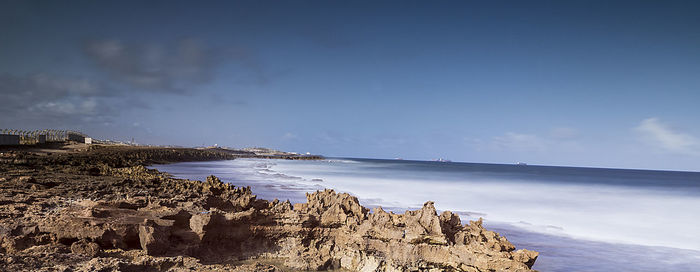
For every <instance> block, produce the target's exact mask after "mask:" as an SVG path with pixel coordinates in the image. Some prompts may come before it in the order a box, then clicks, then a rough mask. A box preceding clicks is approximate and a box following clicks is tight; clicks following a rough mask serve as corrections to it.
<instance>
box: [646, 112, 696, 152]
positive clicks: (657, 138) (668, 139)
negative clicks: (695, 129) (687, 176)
mask: <svg viewBox="0 0 700 272" xmlns="http://www.w3.org/2000/svg"><path fill="white" fill-rule="evenodd" d="M636 129H637V131H639V132H640V133H641V134H642V136H643V138H644V140H646V142H647V143H649V144H651V145H653V146H655V147H657V148H660V149H662V150H664V151H667V152H671V153H677V154H686V155H700V139H698V138H696V137H694V136H692V135H689V134H685V133H682V132H679V131H675V130H673V129H671V128H669V127H668V126H667V125H665V124H664V123H662V122H661V121H659V119H658V118H648V119H644V120H642V122H641V123H640V124H639V126H637V128H636Z"/></svg>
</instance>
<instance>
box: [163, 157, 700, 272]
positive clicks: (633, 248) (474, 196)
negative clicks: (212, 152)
mask: <svg viewBox="0 0 700 272" xmlns="http://www.w3.org/2000/svg"><path fill="white" fill-rule="evenodd" d="M221 164H224V165H228V167H220V166H222V165H221ZM207 165H209V166H212V165H217V167H203V168H200V169H199V170H197V171H201V170H202V169H207V170H211V171H214V172H206V173H200V175H201V176H202V177H206V175H209V174H214V175H217V176H219V175H221V176H220V177H221V178H222V179H223V180H227V181H231V182H233V183H236V184H237V185H243V186H246V185H248V186H251V187H253V190H254V192H256V194H258V195H259V196H260V197H262V198H267V199H273V198H279V199H289V200H290V201H292V202H305V193H306V192H309V191H315V190H321V189H324V188H332V189H335V190H336V191H341V192H349V193H351V194H353V195H355V196H357V197H358V198H359V199H360V202H361V203H362V204H363V205H365V206H369V207H375V206H382V207H383V208H385V209H386V210H390V211H395V212H403V211H405V210H406V209H415V208H419V207H421V206H422V204H423V203H424V202H425V201H428V200H432V201H435V206H436V208H437V209H439V210H450V211H453V212H456V213H457V214H458V215H460V217H462V219H463V220H476V219H478V218H480V217H481V218H484V220H485V221H484V222H485V224H486V225H487V226H489V227H493V228H495V230H497V231H498V232H501V233H503V234H505V235H506V237H508V239H509V240H511V242H513V243H514V244H516V245H518V247H520V248H528V249H534V250H538V251H541V252H542V255H541V257H540V260H538V265H537V267H535V268H538V269H542V270H550V271H571V270H576V269H572V267H574V266H573V264H576V265H577V266H578V265H581V267H583V268H581V267H579V268H578V270H581V271H600V270H620V269H621V270H635V271H655V270H669V267H671V268H673V269H670V270H684V269H685V268H686V267H697V266H698V265H700V251H698V250H700V235H697V234H698V232H697V227H696V226H698V225H700V216H697V215H698V214H700V197H698V195H697V194H695V193H691V194H689V193H688V192H683V191H678V190H670V189H663V188H662V189H658V188H652V187H644V186H638V187H635V186H633V185H627V186H622V185H619V184H617V185H605V184H602V182H598V183H565V182H561V183H556V182H551V180H550V181H547V182H540V181H538V180H537V179H536V178H535V179H533V178H532V177H533V176H532V175H531V176H529V178H528V179H524V178H522V176H518V175H498V176H493V175H492V176H488V175H481V174H480V175H474V174H473V173H465V172H464V171H453V172H449V173H445V172H439V171H425V172H421V171H414V170H411V168H406V167H404V168H401V169H390V168H387V167H384V166H383V165H381V164H378V163H367V162H363V161H352V162H350V163H348V162H345V160H337V161H334V162H332V163H329V161H274V163H272V162H270V161H267V160H255V159H250V160H234V161H226V162H205V163H201V164H198V166H207ZM169 167H170V168H169ZM178 167H179V166H178V164H171V165H166V166H164V167H163V168H161V167H158V169H160V170H163V171H168V172H170V173H172V174H174V175H175V176H180V177H185V178H191V176H192V173H191V172H188V171H189V170H186V169H179V168H178ZM184 167H185V168H188V167H190V168H188V169H191V167H192V165H191V164H190V165H187V166H184ZM421 167H423V166H421ZM439 167H444V166H439ZM178 171H180V172H185V173H189V175H190V177H188V176H181V175H178ZM217 171H218V172H217ZM534 177H537V176H536V175H535V176H534ZM549 178H550V179H551V177H549ZM583 178H585V177H583ZM583 178H581V179H583ZM591 252H606V253H605V254H608V255H609V256H608V257H605V258H603V259H601V258H602V257H600V256H597V255H595V254H594V253H591ZM577 256H585V257H577ZM586 258H589V260H585V259H586ZM596 258H597V259H596ZM590 260H594V261H593V262H597V264H591V263H590V262H591V261H590ZM626 260H636V261H637V262H639V263H638V264H637V265H632V264H631V263H630V262H629V261H626ZM649 262H655V263H657V264H658V265H653V264H648V263H649ZM669 262H670V263H669ZM693 265H694V266H693ZM563 267H566V268H567V269H563ZM586 267H588V268H589V269H586ZM612 267H616V268H618V269H611V268H612ZM630 267H634V269H630Z"/></svg>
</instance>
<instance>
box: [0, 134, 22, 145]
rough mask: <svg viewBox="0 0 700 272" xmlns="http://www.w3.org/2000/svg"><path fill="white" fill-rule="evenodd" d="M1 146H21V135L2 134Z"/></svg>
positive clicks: (0, 135)
mask: <svg viewBox="0 0 700 272" xmlns="http://www.w3.org/2000/svg"><path fill="white" fill-rule="evenodd" d="M0 145H19V135H10V134H0Z"/></svg>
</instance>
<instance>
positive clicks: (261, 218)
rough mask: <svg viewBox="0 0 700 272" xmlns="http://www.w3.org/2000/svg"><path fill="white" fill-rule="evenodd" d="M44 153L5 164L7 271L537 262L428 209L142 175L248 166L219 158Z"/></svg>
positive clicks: (1, 261)
mask: <svg viewBox="0 0 700 272" xmlns="http://www.w3.org/2000/svg"><path fill="white" fill-rule="evenodd" d="M50 150H51V149H49V151H45V150H44V151H27V150H22V151H17V150H15V151H10V152H6V151H3V152H2V155H1V157H0V159H1V161H0V162H1V164H0V170H2V172H1V173H2V174H0V192H1V198H0V202H1V203H2V206H1V210H0V212H1V213H0V215H1V216H0V220H2V221H0V222H1V224H0V234H2V235H1V236H0V237H1V239H0V240H1V241H0V242H1V245H2V247H1V248H0V257H2V258H0V268H2V269H3V270H46V271H52V270H66V269H72V270H78V271H81V269H82V270H94V269H98V268H99V269H113V268H117V269H122V270H129V269H132V270H138V269H152V270H156V271H161V270H167V269H172V268H182V269H220V270H225V271H285V270H288V269H304V270H327V269H349V270H367V269H372V270H373V271H375V270H376V271H383V270H387V269H403V270H406V269H414V268H415V269H426V270H427V269H431V268H432V269H447V268H449V269H454V270H458V271H459V270H461V271H480V270H489V269H496V270H499V269H515V270H521V271H527V270H529V268H530V267H531V266H532V265H533V264H534V262H535V260H536V258H537V256H538V254H537V253H536V252H533V251H528V250H517V251H516V250H515V247H514V246H513V245H512V244H511V243H510V242H508V241H507V240H506V239H505V238H504V237H501V236H499V235H498V234H497V233H495V232H492V231H488V230H486V229H484V228H483V226H482V225H481V221H472V222H470V223H469V224H465V225H462V224H461V221H460V220H459V217H457V216H456V215H454V214H452V213H450V212H444V213H442V214H441V215H438V214H437V212H436V210H435V208H434V206H433V204H432V202H430V201H428V202H426V203H425V204H424V206H423V207H422V208H421V209H420V210H417V211H408V212H406V213H405V214H393V213H387V212H384V211H383V210H381V208H379V209H375V211H374V212H373V213H370V211H369V210H368V209H367V208H365V207H362V206H361V205H360V204H359V202H358V200H357V198H355V197H352V196H350V195H348V194H343V193H336V192H334V191H332V190H325V191H317V192H315V193H312V194H308V195H307V203H300V204H296V205H293V206H292V205H291V203H289V202H280V201H278V200H273V201H268V200H262V199H257V198H256V196H255V195H253V192H251V190H250V188H243V187H235V186H232V185H229V184H225V183H223V182H222V181H221V180H219V179H218V178H216V177H214V176H210V177H208V178H207V180H206V181H204V182H202V181H192V180H183V179H176V178H173V177H171V176H169V175H168V174H167V173H163V172H159V171H157V170H149V169H147V168H145V166H147V165H152V164H163V163H172V162H184V161H203V160H221V159H236V158H242V157H246V156H245V155H241V154H232V153H230V152H227V151H222V150H218V149H189V148H162V147H116V146H101V147H97V146H93V147H89V148H86V149H81V148H77V149H75V150H76V151H74V152H62V151H61V150H55V151H53V152H51V151H50ZM255 158H275V159H279V158H284V159H311V158H309V157H301V156H298V157H294V158H287V157H284V156H283V157H279V156H257V157H255ZM397 235H398V236H397ZM436 252H442V253H440V254H436ZM269 258H273V259H275V260H283V261H282V265H279V264H277V265H275V264H271V263H269V262H267V261H266V260H267V259H269ZM241 262H244V263H245V262H249V263H247V264H241ZM233 263H236V264H238V265H236V264H233Z"/></svg>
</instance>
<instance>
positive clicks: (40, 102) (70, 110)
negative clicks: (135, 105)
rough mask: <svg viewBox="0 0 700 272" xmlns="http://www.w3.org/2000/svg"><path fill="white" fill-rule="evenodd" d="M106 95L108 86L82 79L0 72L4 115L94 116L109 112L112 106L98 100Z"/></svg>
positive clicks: (31, 116)
mask: <svg viewBox="0 0 700 272" xmlns="http://www.w3.org/2000/svg"><path fill="white" fill-rule="evenodd" d="M109 95H110V89H109V88H107V87H106V86H105V85H104V84H101V83H98V82H96V81H93V80H89V79H85V78H75V77H66V76H56V75H49V74H34V75H27V76H13V75H7V74H4V75H0V101H2V106H0V113H3V114H2V116H4V117H6V118H13V119H18V118H19V119H22V118H25V119H27V118H29V119H31V118H34V117H42V118H44V119H65V118H71V117H76V116H91V118H93V119H94V118H96V117H101V116H104V115H107V114H108V113H110V112H111V111H112V109H113V107H111V106H110V105H109V104H105V103H102V99H103V98H104V97H107V96H109ZM0 119H2V118H0Z"/></svg>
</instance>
